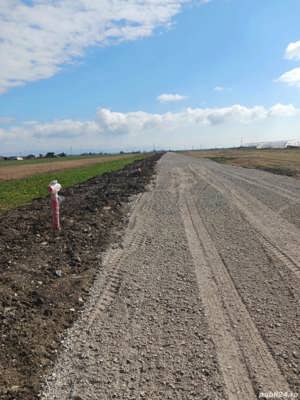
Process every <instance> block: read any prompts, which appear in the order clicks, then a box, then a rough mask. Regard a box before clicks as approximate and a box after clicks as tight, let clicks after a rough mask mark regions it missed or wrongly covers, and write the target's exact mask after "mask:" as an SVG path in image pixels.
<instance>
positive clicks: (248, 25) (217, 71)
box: [0, 0, 300, 154]
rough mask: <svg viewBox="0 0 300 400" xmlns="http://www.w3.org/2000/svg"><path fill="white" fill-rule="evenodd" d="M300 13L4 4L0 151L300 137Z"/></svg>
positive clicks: (62, 2)
mask: <svg viewBox="0 0 300 400" xmlns="http://www.w3.org/2000/svg"><path fill="white" fill-rule="evenodd" d="M200 3H204V4H200ZM129 5H130V7H129ZM299 15H300V2H299V1H296V0H285V1H282V0H265V1H261V0H251V1H250V0H243V1H239V0H211V1H209V2H203V1H202V2H201V1H200V2H199V1H183V0H178V1H176V0H172V1H171V0H164V1H161V0H145V1H143V2H142V3H141V2H139V1H137V0H136V1H135V0H132V1H130V2H129V1H126V2H124V1H123V0H117V1H116V2H115V8H114V9H112V6H111V2H110V1H108V0H98V1H96V0H95V1H93V2H92V1H91V0H72V1H71V0H58V1H57V2H56V5H55V4H54V3H53V2H52V1H46V0H42V1H41V0H40V1H39V2H38V1H35V0H32V1H30V2H29V1H26V2H25V1H21V0H13V1H11V0H3V1H2V3H1V5H0V26H2V28H0V66H1V68H0V154H1V153H14V152H39V151H47V150H48V149H49V150H51V149H53V150H55V151H60V150H61V151H62V150H65V151H66V150H68V149H69V147H70V143H72V146H73V147H74V149H75V151H87V150H91V151H93V150H95V151H97V150H101V149H105V150H109V149H111V150H119V149H122V148H125V149H130V148H142V149H143V148H145V149H147V148H151V147H152V146H153V144H155V145H156V147H166V146H167V147H174V148H179V147H184V146H186V147H192V146H195V147H199V146H202V147H211V146H231V145H237V144H239V141H240V138H241V136H243V137H244V141H249V142H250V141H256V140H271V139H286V138H287V139H289V138H291V139H293V138H299V136H300V130H299V129H298V127H299V122H300V98H299V93H300V72H299V71H300V69H299V67H300V42H299V41H300V29H299ZM1 19H2V21H1ZM58 19H60V20H58ZM4 21H5V24H3V22H4ZM1 22H2V23H1ZM164 95H165V96H164ZM159 96H162V97H159Z"/></svg>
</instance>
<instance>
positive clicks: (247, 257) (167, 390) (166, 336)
mask: <svg viewBox="0 0 300 400" xmlns="http://www.w3.org/2000/svg"><path fill="white" fill-rule="evenodd" d="M299 193H300V182H299V181H297V180H295V179H293V178H289V177H284V176H277V175H273V174H270V173H266V172H262V171H258V170H251V169H241V168H238V167H234V166H226V165H220V164H217V163H215V162H213V161H211V160H207V159H197V158H193V157H188V156H184V155H178V154H170V153H169V154H166V155H164V156H163V157H162V158H161V160H160V161H159V162H158V164H157V175H156V178H155V181H154V182H153V184H152V186H151V188H149V190H148V191H146V192H145V193H144V194H141V195H139V197H138V198H137V200H136V202H135V204H134V205H133V207H132V212H131V213H130V222H129V225H128V228H127V231H126V234H125V235H124V240H123V243H122V244H121V245H120V247H114V248H113V249H111V250H109V251H108V252H107V254H106V257H105V258H104V262H103V270H102V271H101V274H99V275H98V277H97V278H96V280H95V282H94V286H93V288H92V291H91V295H90V298H89V301H88V302H87V303H86V305H85V309H84V311H83V312H82V315H81V317H80V318H79V320H77V322H76V323H75V325H73V327H72V328H71V329H70V330H69V332H68V335H67V336H66V338H65V340H64V350H63V351H62V353H61V354H60V356H59V357H58V359H57V361H56V365H55V366H54V370H53V371H52V373H51V374H50V375H49V376H48V378H47V380H46V382H45V385H44V390H43V393H42V394H41V398H42V399H44V400H50V399H51V400H54V399H60V400H63V399H77V400H80V399H82V400H87V399H91V400H92V399H94V400H96V399H151V400H158V399H160V400H161V399H170V400H171V399H172V400H174V399H202V400H204V399H214V400H217V399H218V400H224V399H228V400H241V399H243V400H252V399H253V400H254V399H256V398H258V397H260V398H266V395H264V394H266V393H268V392H270V391H271V392H276V391H281V392H290V393H295V392H298V393H299V392H300V387H299V372H300V369H299V368H300V366H299V362H300V352H299V348H300V335H299V332H300V318H299V298H300V297H299V296H300V234H299V233H300V232H299V230H300V195H299Z"/></svg>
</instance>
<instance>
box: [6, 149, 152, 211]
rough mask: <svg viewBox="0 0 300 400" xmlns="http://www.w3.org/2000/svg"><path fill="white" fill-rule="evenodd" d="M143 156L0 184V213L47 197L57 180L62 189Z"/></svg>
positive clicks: (118, 168)
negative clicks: (54, 181) (52, 184)
mask: <svg viewBox="0 0 300 400" xmlns="http://www.w3.org/2000/svg"><path fill="white" fill-rule="evenodd" d="M143 158H144V156H142V155H138V156H130V157H126V158H123V159H120V160H113V161H107V162H103V161H102V162H101V163H100V164H92V165H89V166H87V167H83V168H74V169H67V170H64V171H59V172H52V173H46V174H41V175H34V176H30V177H28V178H24V179H19V180H10V181H3V182H0V213H1V212H4V211H7V210H9V209H12V208H16V207H19V206H22V205H25V204H28V203H30V202H31V201H32V200H33V199H36V198H40V197H46V196H48V184H49V183H50V182H51V181H52V180H54V179H57V180H58V181H59V182H60V183H61V184H62V186H63V187H64V188H66V187H69V186H73V185H76V184H78V183H81V182H84V181H86V180H88V179H90V178H93V177H95V176H97V175H102V174H104V173H105V172H113V171H117V170H120V169H122V168H124V167H125V166H126V165H128V164H131V163H133V162H134V161H137V160H141V159H143Z"/></svg>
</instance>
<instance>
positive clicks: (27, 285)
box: [0, 155, 160, 400]
mask: <svg viewBox="0 0 300 400" xmlns="http://www.w3.org/2000/svg"><path fill="white" fill-rule="evenodd" d="M159 157H160V155H155V156H153V157H151V158H147V159H145V160H143V161H138V162H135V163H134V164H133V165H131V166H129V167H126V168H124V169H123V170H122V171H120V172H116V173H110V174H105V175H103V176H99V177H96V178H93V179H91V180H89V181H87V182H85V183H83V184H80V185H78V186H75V187H73V188H69V189H67V190H64V191H63V192H62V195H63V196H64V197H65V201H64V202H63V204H62V226H63V229H62V231H61V232H60V233H59V234H53V233H52V232H51V227H50V218H49V217H50V207H49V199H40V200H35V201H34V202H33V203H32V205H30V206H26V207H23V208H20V209H16V210H14V211H10V212H8V213H6V214H5V215H3V216H1V217H0V320H1V323H0V346H1V352H0V398H1V400H11V399H15V400H17V399H18V400H32V399H34V398H36V396H37V393H38V391H39V388H40V381H41V379H42V377H43V375H44V374H45V373H46V371H47V370H48V368H49V366H50V365H51V364H52V362H53V360H54V359H55V358H56V355H57V352H58V349H59V347H60V336H61V335H62V334H63V332H64V331H65V329H66V328H68V327H69V326H70V325H71V324H72V323H73V322H74V320H75V319H76V316H77V311H78V310H80V308H81V307H82V304H83V303H84V301H85V298H86V297H87V293H88V291H89V288H90V286H91V285H92V282H93V280H94V277H95V274H96V272H97V271H99V270H101V252H102V251H103V250H104V249H106V248H107V246H108V245H109V243H111V242H116V243H117V242H118V241H119V240H120V236H121V235H122V229H123V227H124V226H125V225H126V222H127V216H126V207H125V206H124V204H126V202H128V199H129V197H130V196H131V195H134V194H137V193H139V192H141V191H143V190H144V189H145V187H146V185H147V184H148V183H149V182H150V179H151V176H152V174H153V168H154V165H155V162H156V160H157V159H158V158H159ZM68 165H69V164H68ZM34 167H37V168H41V167H42V166H40V165H39V166H35V165H34ZM138 168H141V171H139V170H138Z"/></svg>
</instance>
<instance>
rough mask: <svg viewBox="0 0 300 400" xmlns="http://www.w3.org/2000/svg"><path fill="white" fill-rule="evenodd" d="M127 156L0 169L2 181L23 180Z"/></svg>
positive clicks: (4, 166) (3, 166)
mask: <svg viewBox="0 0 300 400" xmlns="http://www.w3.org/2000/svg"><path fill="white" fill-rule="evenodd" d="M124 157H126V156H124V155H120V156H111V157H92V158H85V159H78V160H64V161H51V162H45V163H44V162H43V163H36V164H34V163H32V164H25V165H24V164H21V165H11V166H10V165H2V166H1V167H0V181H8V180H11V179H22V178H26V177H28V176H32V175H36V174H44V173H47V172H57V171H63V170H65V169H72V168H79V167H87V166H88V165H93V164H101V163H104V162H108V161H114V160H120V159H122V158H124Z"/></svg>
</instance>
